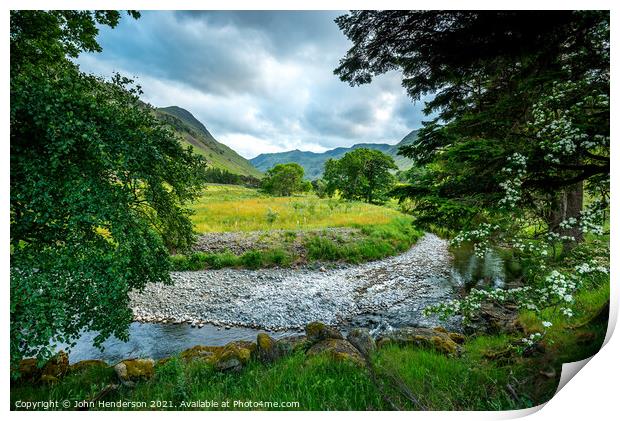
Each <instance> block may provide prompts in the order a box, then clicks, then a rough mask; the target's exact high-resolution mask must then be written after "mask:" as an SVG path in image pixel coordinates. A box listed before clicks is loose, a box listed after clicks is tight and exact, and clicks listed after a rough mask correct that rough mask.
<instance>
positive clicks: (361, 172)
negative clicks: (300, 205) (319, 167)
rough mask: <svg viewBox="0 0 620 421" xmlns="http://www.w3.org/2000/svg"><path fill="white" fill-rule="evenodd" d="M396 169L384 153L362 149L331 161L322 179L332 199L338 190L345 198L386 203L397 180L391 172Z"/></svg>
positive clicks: (392, 160)
mask: <svg viewBox="0 0 620 421" xmlns="http://www.w3.org/2000/svg"><path fill="white" fill-rule="evenodd" d="M397 169H398V167H397V166H396V164H395V163H394V159H393V158H392V157H391V156H389V155H386V154H384V153H383V152H381V151H377V150H373V149H367V148H359V149H355V150H353V151H351V152H347V153H346V154H345V155H344V156H343V157H342V158H340V159H338V160H334V159H330V160H328V161H327V162H326V163H325V171H324V174H323V179H324V180H325V182H326V183H327V187H326V191H327V193H328V194H329V195H330V196H332V195H333V194H334V193H335V192H336V191H339V192H340V194H341V195H342V197H343V198H345V199H350V200H364V201H366V202H368V203H374V202H381V201H384V200H385V198H386V193H387V192H388V191H390V190H391V188H392V187H393V184H394V180H395V178H394V176H393V175H392V174H391V173H390V171H393V170H397Z"/></svg>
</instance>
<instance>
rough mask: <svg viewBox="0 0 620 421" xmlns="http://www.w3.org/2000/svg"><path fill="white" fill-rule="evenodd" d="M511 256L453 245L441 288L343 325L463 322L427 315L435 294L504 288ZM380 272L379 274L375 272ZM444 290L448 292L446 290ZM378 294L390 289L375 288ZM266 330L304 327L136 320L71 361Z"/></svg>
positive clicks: (178, 347)
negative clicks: (125, 336)
mask: <svg viewBox="0 0 620 421" xmlns="http://www.w3.org/2000/svg"><path fill="white" fill-rule="evenodd" d="M505 264H506V262H504V261H503V259H502V258H501V256H500V255H499V254H498V253H496V252H493V251H492V252H490V253H488V254H487V256H486V257H485V258H484V259H479V258H478V257H476V256H475V255H474V254H473V253H472V251H471V249H469V250H468V249H466V248H461V249H456V250H453V259H452V268H451V270H449V271H447V272H446V273H448V274H449V275H442V276H433V277H431V278H429V279H431V280H432V282H431V285H432V287H433V289H434V290H435V292H432V291H424V292H422V291H420V292H421V295H418V294H413V295H407V296H403V297H402V299H401V300H399V301H398V302H394V303H392V305H390V306H387V307H384V308H382V309H380V310H373V311H368V312H365V313H360V314H356V315H354V316H353V317H351V318H350V319H346V320H342V321H341V323H340V328H341V330H343V331H346V330H348V329H349V328H351V327H357V326H361V327H367V328H369V329H371V331H374V332H375V333H380V332H382V331H384V330H385V329H390V328H392V327H399V326H416V325H419V326H428V327H432V326H437V325H439V324H441V325H443V326H445V327H446V328H448V329H455V328H458V326H457V322H455V321H454V320H452V321H448V322H443V323H441V322H439V320H438V319H437V318H436V317H430V318H428V317H425V316H423V314H422V312H423V309H424V307H425V305H426V304H428V302H427V301H426V300H425V297H426V295H427V294H429V296H436V297H440V296H441V297H444V298H449V297H450V296H453V295H454V294H456V293H457V292H458V291H459V290H462V289H465V290H469V289H471V288H473V287H481V286H492V287H496V288H502V287H504V284H505V279H506V269H505ZM375 275H376V274H375ZM442 291H443V292H442ZM375 292H376V294H378V295H377V297H380V296H381V294H385V293H388V292H389V291H381V290H380V291H375ZM260 332H266V333H268V334H269V335H271V336H272V337H274V338H279V337H282V336H289V335H293V334H299V333H300V332H299V331H298V330H279V331H268V330H260V329H253V328H247V327H230V328H228V329H226V328H224V327H216V326H213V325H211V324H205V325H204V326H203V327H202V328H192V327H191V326H190V325H189V324H187V323H180V324H155V323H132V324H131V326H130V328H129V340H128V341H127V342H123V341H121V340H119V339H117V338H114V337H112V338H109V339H108V340H106V341H105V342H104V344H103V345H104V349H103V350H99V349H97V348H96V347H94V346H93V345H92V341H93V339H94V337H95V336H96V334H95V333H94V332H86V333H84V334H83V335H82V337H80V338H79V339H78V341H77V345H76V346H75V347H73V348H72V349H71V350H70V354H69V358H70V361H71V362H72V363H73V362H76V361H81V360H85V359H101V360H105V361H107V362H108V363H114V362H117V361H120V360H122V359H126V358H136V357H149V358H154V359H159V358H164V357H167V356H170V355H173V354H175V353H178V352H180V351H183V350H185V349H187V348H191V347H193V346H196V345H225V344H227V343H229V342H231V341H235V340H249V341H254V340H256V335H257V334H258V333H260ZM63 348H64V346H62V345H59V346H57V349H63Z"/></svg>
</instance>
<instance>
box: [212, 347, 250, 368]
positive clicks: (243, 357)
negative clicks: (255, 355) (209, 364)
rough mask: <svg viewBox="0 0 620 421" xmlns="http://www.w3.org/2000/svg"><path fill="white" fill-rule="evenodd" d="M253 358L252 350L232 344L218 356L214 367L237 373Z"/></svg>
mask: <svg viewBox="0 0 620 421" xmlns="http://www.w3.org/2000/svg"><path fill="white" fill-rule="evenodd" d="M251 356H252V352H251V351H250V348H247V347H243V346H240V345H239V344H237V343H234V342H231V343H229V344H227V345H226V346H224V348H223V349H222V352H221V353H219V354H218V355H217V360H216V361H215V365H214V366H215V368H216V369H217V370H220V371H226V370H233V371H237V370H239V369H241V367H242V366H244V365H245V364H247V363H248V362H249V361H250V357H251Z"/></svg>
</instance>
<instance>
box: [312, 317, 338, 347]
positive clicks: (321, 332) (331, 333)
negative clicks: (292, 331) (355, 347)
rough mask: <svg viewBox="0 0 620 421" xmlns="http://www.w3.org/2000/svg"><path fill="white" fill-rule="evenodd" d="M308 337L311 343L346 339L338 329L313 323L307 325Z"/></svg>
mask: <svg viewBox="0 0 620 421" xmlns="http://www.w3.org/2000/svg"><path fill="white" fill-rule="evenodd" d="M306 337H307V338H308V340H309V341H310V342H311V343H316V342H320V341H323V340H325V339H344V338H343V336H342V334H341V333H340V332H339V331H338V329H336V328H334V327H331V326H326V325H325V324H324V323H321V322H311V323H308V324H307V325H306Z"/></svg>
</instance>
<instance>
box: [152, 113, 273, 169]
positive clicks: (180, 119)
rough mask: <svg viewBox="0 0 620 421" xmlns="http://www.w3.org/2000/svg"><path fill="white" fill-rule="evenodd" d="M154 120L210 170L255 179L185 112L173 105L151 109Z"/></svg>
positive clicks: (246, 164) (234, 154) (249, 166)
mask: <svg viewBox="0 0 620 421" xmlns="http://www.w3.org/2000/svg"><path fill="white" fill-rule="evenodd" d="M155 115H156V117H157V118H158V119H159V120H160V121H162V122H164V123H166V124H168V125H169V126H170V127H171V128H172V129H173V130H174V131H176V132H177V133H178V134H179V135H180V137H181V140H182V142H183V143H184V144H186V145H189V146H191V147H192V149H193V150H194V152H196V153H198V154H199V155H202V156H203V157H204V158H205V159H206V160H207V163H208V165H209V166H210V167H213V168H219V169H222V170H226V171H229V172H231V173H233V174H239V175H244V176H251V177H256V178H259V177H261V176H262V173H261V172H260V170H258V169H257V168H256V167H254V166H253V165H252V164H251V163H250V162H249V161H248V160H247V159H245V158H244V157H242V156H241V155H239V154H238V153H237V152H235V151H234V150H233V149H232V148H230V147H228V146H226V145H224V144H223V143H220V142H218V141H217V140H216V139H215V137H213V135H212V134H211V132H209V130H207V128H206V127H205V125H204V124H203V123H202V122H200V121H199V120H198V119H197V118H196V117H194V115H193V114H192V113H191V112H189V111H188V110H186V109H184V108H181V107H178V106H176V105H173V106H169V107H162V108H155Z"/></svg>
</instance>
